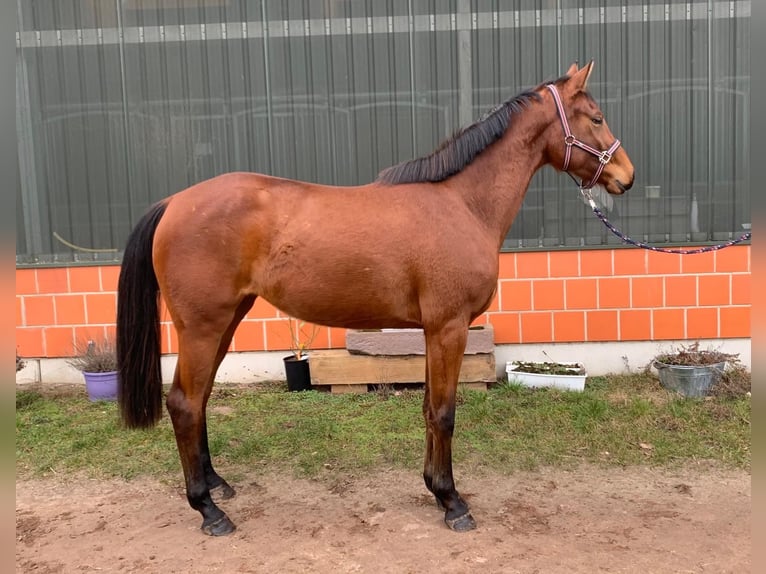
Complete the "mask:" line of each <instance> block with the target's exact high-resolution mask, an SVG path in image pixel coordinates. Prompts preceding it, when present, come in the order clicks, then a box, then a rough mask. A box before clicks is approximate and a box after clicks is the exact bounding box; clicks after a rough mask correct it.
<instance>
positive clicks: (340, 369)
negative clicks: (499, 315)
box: [311, 325, 496, 393]
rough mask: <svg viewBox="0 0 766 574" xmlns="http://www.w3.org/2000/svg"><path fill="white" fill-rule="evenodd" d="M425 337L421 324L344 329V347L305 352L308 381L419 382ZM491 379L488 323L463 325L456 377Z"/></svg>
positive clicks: (359, 389) (476, 384)
mask: <svg viewBox="0 0 766 574" xmlns="http://www.w3.org/2000/svg"><path fill="white" fill-rule="evenodd" d="M425 348H426V347H425V337H424V336H423V331H422V330H421V329H371V330H367V329H365V330H352V329H349V330H348V331H346V349H345V350H344V349H333V350H326V351H312V352H311V384H312V385H314V386H320V385H329V386H330V390H331V391H332V392H333V393H363V392H366V391H367V390H368V385H373V386H374V385H384V384H403V383H423V381H424V378H425V369H426V363H425ZM495 380H496V372H495V339H494V331H493V329H492V326H491V325H480V326H476V327H472V328H471V329H469V330H468V342H467V344H466V349H465V354H464V355H463V364H462V366H461V368H460V376H459V378H458V382H459V383H460V384H464V385H466V386H468V387H469V388H474V389H481V390H486V388H487V383H491V382H494V381H495Z"/></svg>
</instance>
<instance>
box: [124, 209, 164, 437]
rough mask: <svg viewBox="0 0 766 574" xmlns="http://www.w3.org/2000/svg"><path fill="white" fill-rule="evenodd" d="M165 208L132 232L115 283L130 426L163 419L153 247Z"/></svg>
mask: <svg viewBox="0 0 766 574" xmlns="http://www.w3.org/2000/svg"><path fill="white" fill-rule="evenodd" d="M166 207H167V202H165V201H162V202H160V203H156V204H154V205H153V206H152V207H151V208H150V209H149V211H148V212H147V213H146V215H144V216H143V217H142V218H141V221H139V222H138V224H137V225H136V227H135V228H134V229H133V231H132V232H131V233H130V237H128V243H127V245H126V246H125V254H124V255H123V258H122V268H121V269H120V280H119V282H118V284H117V368H118V370H119V372H120V387H119V393H118V397H119V403H120V413H121V415H122V420H123V422H124V423H125V426H127V427H128V428H148V427H151V426H153V425H155V424H157V421H159V420H160V417H162V371H161V369H160V318H159V305H158V302H159V285H158V284H157V277H156V276H155V274H154V267H153V265H152V243H153V241H154V231H155V229H157V224H158V223H159V222H160V219H161V218H162V215H163V214H164V213H165V208H166Z"/></svg>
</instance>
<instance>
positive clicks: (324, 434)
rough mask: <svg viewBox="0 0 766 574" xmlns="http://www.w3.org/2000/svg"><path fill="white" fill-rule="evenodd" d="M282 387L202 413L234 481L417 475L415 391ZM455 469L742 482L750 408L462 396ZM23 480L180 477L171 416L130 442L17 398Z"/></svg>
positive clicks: (63, 400) (72, 412) (612, 394)
mask: <svg viewBox="0 0 766 574" xmlns="http://www.w3.org/2000/svg"><path fill="white" fill-rule="evenodd" d="M285 389H286V387H284V385H281V384H269V385H258V386H251V387H239V386H223V385H222V386H220V387H218V388H217V389H216V390H215V391H214V393H213V396H212V398H211V401H210V404H209V406H208V428H209V431H210V450H211V453H212V455H213V457H214V461H215V462H216V466H217V468H219V469H221V470H223V471H225V474H226V476H227V477H231V478H233V479H236V478H237V477H238V476H239V477H241V476H244V475H245V474H246V473H248V472H250V471H252V470H274V471H281V472H292V473H294V474H296V475H300V476H317V475H320V474H322V473H327V472H330V473H358V472H365V471H370V470H374V469H375V468H379V467H395V468H407V469H415V470H419V469H420V468H421V465H422V456H423V448H424V430H423V419H422V414H421V402H422V400H423V393H422V391H412V390H409V391H403V392H392V391H391V389H385V390H384V391H381V392H376V393H367V394H363V395H331V394H329V393H321V392H307V393H288V392H286V390H285ZM453 457H454V461H455V465H456V466H457V467H462V468H463V469H465V468H466V467H468V468H470V469H471V470H472V471H474V472H480V471H481V470H489V471H495V472H497V471H499V472H503V473H510V472H514V471H516V470H526V469H535V468H538V467H541V466H570V467H571V466H574V465H577V464H579V463H583V462H587V463H594V464H600V465H608V466H625V465H661V466H669V465H677V464H682V463H684V462H689V461H694V460H711V461H717V462H719V463H721V464H723V465H725V466H729V467H737V468H743V469H746V470H749V469H750V398H749V397H747V396H743V395H740V396H737V397H731V396H723V397H710V398H708V399H705V400H694V399H685V398H682V397H679V396H677V395H674V394H671V393H669V392H667V391H665V390H664V389H663V388H662V387H660V385H659V383H658V382H657V380H656V379H655V378H653V377H652V376H651V375H649V374H638V375H625V376H610V377H591V378H589V379H588V381H587V384H586V389H585V391H584V392H581V393H575V392H569V391H556V390H552V389H536V390H534V389H528V388H525V387H522V386H519V385H511V384H508V383H503V384H498V385H496V386H494V387H493V388H491V389H490V390H489V391H487V392H479V391H470V390H461V391H460V392H459V395H458V407H457V421H456V430H455V439H454V440H453ZM16 470H17V475H18V476H20V477H35V476H45V475H50V474H59V473H72V472H82V473H85V474H86V475H89V476H93V477H98V478H102V477H124V478H132V477H136V476H139V475H151V476H154V477H159V478H177V477H178V476H179V475H180V472H181V470H180V462H179V459H178V455H177V452H176V447H175V440H174V437H173V431H172V427H171V424H170V421H169V418H168V417H167V415H165V416H164V417H163V419H162V421H161V422H160V424H159V425H158V426H157V427H155V428H153V429H150V430H141V431H127V430H125V429H123V428H122V427H121V426H120V423H119V421H118V413H117V406H116V404H115V403H104V402H99V403H91V402H89V401H88V400H87V398H86V396H85V391H84V390H83V389H80V388H77V389H75V390H74V391H73V390H71V389H70V390H68V391H57V390H55V389H54V390H45V389H32V390H23V389H22V390H17V392H16Z"/></svg>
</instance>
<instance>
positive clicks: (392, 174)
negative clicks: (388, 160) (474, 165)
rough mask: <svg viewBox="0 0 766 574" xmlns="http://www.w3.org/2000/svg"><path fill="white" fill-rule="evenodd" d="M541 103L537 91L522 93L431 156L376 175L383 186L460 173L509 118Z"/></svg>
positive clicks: (454, 137) (460, 131)
mask: <svg viewBox="0 0 766 574" xmlns="http://www.w3.org/2000/svg"><path fill="white" fill-rule="evenodd" d="M533 100H534V101H540V100H541V96H540V94H538V93H537V92H536V91H527V92H522V93H520V94H519V95H517V96H514V97H513V98H511V99H509V100H507V101H505V102H503V103H502V104H500V105H499V106H496V107H495V108H493V109H492V110H490V111H488V112H487V113H485V114H484V115H483V116H482V117H481V118H480V119H479V120H478V121H476V122H474V123H472V124H471V125H469V126H467V127H464V128H462V129H460V130H459V131H458V132H457V133H455V134H454V135H453V136H452V137H450V138H449V139H447V140H445V141H444V142H442V144H441V145H440V146H439V147H438V148H437V149H436V150H434V151H433V152H431V153H430V154H428V155H426V156H423V157H420V158H417V159H412V160H408V161H404V162H402V163H399V164H397V165H394V166H391V167H388V168H386V169H384V170H383V171H381V172H380V173H379V174H378V179H377V181H379V182H382V183H390V184H396V183H420V182H437V181H442V180H445V179H447V178H448V177H449V176H451V175H454V174H456V173H458V172H459V171H461V170H462V169H463V168H464V167H465V166H467V165H468V164H469V163H471V162H472V161H473V160H474V159H476V156H477V155H479V154H480V153H481V152H482V151H484V150H485V149H486V148H487V147H488V146H489V145H490V144H492V143H493V142H495V141H497V140H498V139H500V138H501V137H502V136H503V134H504V133H505V130H506V129H507V128H508V124H509V123H510V122H511V118H513V116H514V115H516V114H518V113H519V112H521V111H522V110H523V109H524V108H525V107H527V106H528V105H529V103H530V102H531V101H533Z"/></svg>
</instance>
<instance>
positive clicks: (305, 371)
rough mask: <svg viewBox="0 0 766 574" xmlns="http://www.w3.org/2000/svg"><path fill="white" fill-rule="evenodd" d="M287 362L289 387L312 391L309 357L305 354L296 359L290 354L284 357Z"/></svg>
mask: <svg viewBox="0 0 766 574" xmlns="http://www.w3.org/2000/svg"><path fill="white" fill-rule="evenodd" d="M282 360H283V361H284V362H285V375H286V376H287V388H288V390H290V391H310V390H311V371H310V370H309V358H308V356H307V355H304V356H303V357H302V358H300V359H296V358H295V355H290V356H288V357H285V358H284V359H282Z"/></svg>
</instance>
